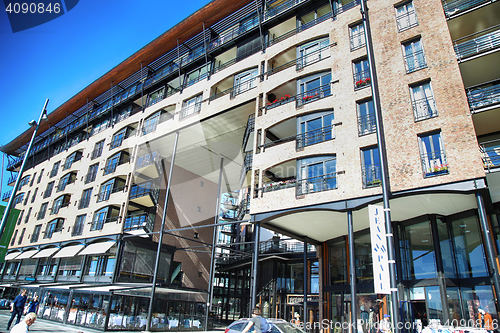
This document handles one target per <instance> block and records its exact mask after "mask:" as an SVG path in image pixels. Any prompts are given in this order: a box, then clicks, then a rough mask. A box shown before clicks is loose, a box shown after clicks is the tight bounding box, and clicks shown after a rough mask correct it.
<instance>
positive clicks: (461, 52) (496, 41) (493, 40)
mask: <svg viewBox="0 0 500 333" xmlns="http://www.w3.org/2000/svg"><path fill="white" fill-rule="evenodd" d="M453 44H454V46H453V47H454V49H455V53H456V55H457V59H458V61H459V62H460V61H464V60H465V59H467V58H470V57H472V56H475V55H477V54H481V53H486V52H488V51H492V50H494V49H496V48H498V47H500V25H496V26H494V27H491V28H488V29H485V30H482V31H479V32H476V33H474V34H472V35H469V36H465V37H462V38H459V39H457V40H455V41H453Z"/></svg>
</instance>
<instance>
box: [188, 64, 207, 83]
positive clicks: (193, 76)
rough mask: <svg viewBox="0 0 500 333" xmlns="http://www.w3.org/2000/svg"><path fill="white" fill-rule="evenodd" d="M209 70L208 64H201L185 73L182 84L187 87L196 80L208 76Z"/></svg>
mask: <svg viewBox="0 0 500 333" xmlns="http://www.w3.org/2000/svg"><path fill="white" fill-rule="evenodd" d="M209 71H210V64H207V65H204V66H201V67H200V68H198V69H196V70H194V71H192V72H190V73H189V74H188V75H187V78H186V82H185V84H184V86H185V87H189V86H191V85H193V84H195V83H196V82H199V81H202V80H203V79H205V78H206V77H207V76H208V72H209Z"/></svg>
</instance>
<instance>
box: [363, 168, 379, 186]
mask: <svg viewBox="0 0 500 333" xmlns="http://www.w3.org/2000/svg"><path fill="white" fill-rule="evenodd" d="M362 174H363V188H367V187H372V186H378V185H380V184H381V183H382V170H381V169H380V164H369V165H365V166H363V168H362Z"/></svg>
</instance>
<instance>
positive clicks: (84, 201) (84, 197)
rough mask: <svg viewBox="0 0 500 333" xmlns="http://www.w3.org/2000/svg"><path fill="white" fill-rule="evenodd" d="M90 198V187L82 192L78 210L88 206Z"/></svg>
mask: <svg viewBox="0 0 500 333" xmlns="http://www.w3.org/2000/svg"><path fill="white" fill-rule="evenodd" d="M91 197H92V187H91V188H88V189H86V190H83V192H82V198H81V199H80V203H79V204H78V209H83V208H87V207H88V206H89V204H90V199H91Z"/></svg>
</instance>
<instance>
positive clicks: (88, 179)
mask: <svg viewBox="0 0 500 333" xmlns="http://www.w3.org/2000/svg"><path fill="white" fill-rule="evenodd" d="M97 171H98V168H95V169H94V170H92V171H91V172H89V173H88V174H86V175H85V181H84V183H85V184H88V183H92V182H93V181H94V180H95V178H96V177H97Z"/></svg>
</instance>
